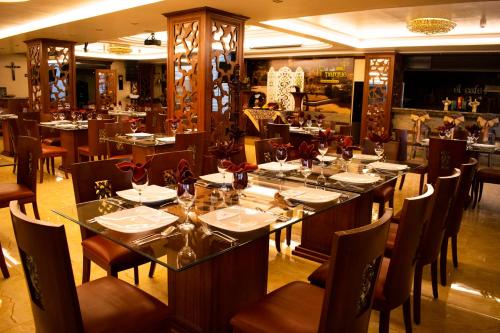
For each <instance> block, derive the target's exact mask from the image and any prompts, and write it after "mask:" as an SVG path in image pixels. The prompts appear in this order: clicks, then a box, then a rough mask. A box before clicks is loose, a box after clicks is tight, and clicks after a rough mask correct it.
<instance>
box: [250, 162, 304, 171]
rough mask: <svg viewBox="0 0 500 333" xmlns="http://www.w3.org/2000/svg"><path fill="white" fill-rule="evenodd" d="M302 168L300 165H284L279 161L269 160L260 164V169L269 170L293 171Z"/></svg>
mask: <svg viewBox="0 0 500 333" xmlns="http://www.w3.org/2000/svg"><path fill="white" fill-rule="evenodd" d="M299 168H300V165H297V164H290V163H283V165H282V166H280V164H279V163H278V162H269V163H263V164H259V169H262V170H268V171H292V170H297V169H299Z"/></svg>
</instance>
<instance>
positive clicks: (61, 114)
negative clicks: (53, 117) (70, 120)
mask: <svg viewBox="0 0 500 333" xmlns="http://www.w3.org/2000/svg"><path fill="white" fill-rule="evenodd" d="M64 118H65V115H64V112H60V113H59V120H64Z"/></svg>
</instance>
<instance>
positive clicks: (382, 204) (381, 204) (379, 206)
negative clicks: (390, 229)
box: [378, 201, 385, 218]
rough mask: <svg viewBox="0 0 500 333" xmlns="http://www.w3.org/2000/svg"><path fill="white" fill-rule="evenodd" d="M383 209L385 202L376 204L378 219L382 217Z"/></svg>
mask: <svg viewBox="0 0 500 333" xmlns="http://www.w3.org/2000/svg"><path fill="white" fill-rule="evenodd" d="M384 209H385V202H383V201H382V202H379V203H378V218H381V217H382V215H384Z"/></svg>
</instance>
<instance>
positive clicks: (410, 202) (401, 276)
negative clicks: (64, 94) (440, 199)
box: [384, 184, 434, 307]
mask: <svg viewBox="0 0 500 333" xmlns="http://www.w3.org/2000/svg"><path fill="white" fill-rule="evenodd" d="M433 193H434V188H433V187H432V185H430V184H427V191H426V192H425V193H424V194H422V195H420V196H417V197H413V198H406V199H405V201H404V203H403V209H402V211H401V219H400V222H399V226H398V232H397V234H396V239H395V241H394V249H393V251H392V256H391V261H390V264H389V268H388V272H387V277H386V280H385V284H384V296H385V299H386V302H387V304H389V305H388V306H389V307H392V306H394V307H396V306H399V305H401V304H403V303H404V302H405V301H406V299H407V298H408V297H409V296H410V291H411V287H412V282H413V270H414V267H415V261H416V259H417V250H418V247H419V244H420V239H421V236H422V231H423V228H424V226H425V224H426V220H425V217H426V211H427V206H428V205H429V202H430V200H431V197H432V195H433Z"/></svg>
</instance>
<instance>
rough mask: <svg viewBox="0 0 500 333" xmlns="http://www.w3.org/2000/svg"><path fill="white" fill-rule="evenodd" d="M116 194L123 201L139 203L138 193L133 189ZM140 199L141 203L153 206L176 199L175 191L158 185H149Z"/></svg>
mask: <svg viewBox="0 0 500 333" xmlns="http://www.w3.org/2000/svg"><path fill="white" fill-rule="evenodd" d="M116 194H117V195H118V196H119V197H122V198H124V199H127V200H130V201H135V202H139V192H137V191H136V190H135V189H133V188H131V189H129V190H123V191H118V192H116ZM141 197H142V198H141V200H142V203H145V204H150V205H154V204H160V203H162V202H164V201H168V200H172V199H175V198H176V197H177V191H175V190H172V189H169V188H166V187H161V186H158V185H150V186H148V187H146V189H144V191H142V194H141Z"/></svg>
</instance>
